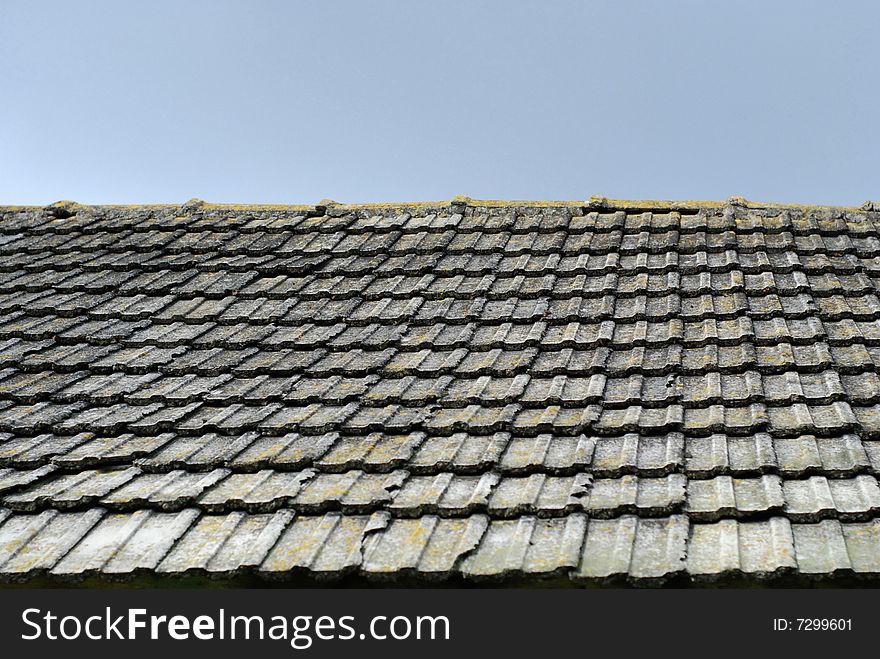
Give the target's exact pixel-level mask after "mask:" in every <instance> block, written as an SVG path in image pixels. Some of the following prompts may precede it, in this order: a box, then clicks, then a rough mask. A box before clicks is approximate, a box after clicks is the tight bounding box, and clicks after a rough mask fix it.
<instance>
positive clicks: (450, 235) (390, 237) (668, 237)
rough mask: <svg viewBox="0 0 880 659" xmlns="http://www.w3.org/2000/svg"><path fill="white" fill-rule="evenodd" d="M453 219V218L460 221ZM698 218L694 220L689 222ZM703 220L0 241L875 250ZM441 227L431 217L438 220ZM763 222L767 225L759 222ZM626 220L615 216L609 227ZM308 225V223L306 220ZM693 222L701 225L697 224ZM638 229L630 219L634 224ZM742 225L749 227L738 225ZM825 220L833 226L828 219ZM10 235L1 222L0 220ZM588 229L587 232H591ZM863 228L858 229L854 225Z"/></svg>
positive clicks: (212, 248) (211, 247) (179, 249)
mask: <svg viewBox="0 0 880 659" xmlns="http://www.w3.org/2000/svg"><path fill="white" fill-rule="evenodd" d="M458 217H459V218H460V217H461V216H460V215H459V216H458ZM697 217H698V218H699V216H697ZM708 217H713V216H704V218H702V221H703V222H704V225H703V226H699V225H697V226H689V227H688V226H685V227H682V226H681V225H678V226H675V225H674V224H671V225H669V226H654V227H651V226H644V225H641V226H639V225H638V224H635V225H634V226H629V227H627V226H617V227H614V226H597V224H599V223H600V222H601V220H599V216H598V215H592V214H591V215H587V216H580V217H572V218H571V220H570V221H569V222H568V223H567V225H562V226H552V225H548V224H541V223H540V222H538V223H536V224H535V225H534V226H532V227H528V228H526V227H521V228H518V229H516V228H508V227H500V226H494V227H493V226H489V225H487V224H483V225H479V224H474V225H471V226H464V227H462V226H461V225H460V224H459V225H458V226H455V225H454V221H455V216H453V217H452V218H449V220H451V221H447V220H446V218H443V219H441V220H440V222H439V223H438V225H436V226H434V227H427V228H426V227H419V228H413V229H411V230H408V231H407V230H402V229H401V228H396V227H395V228H386V229H384V230H376V228H364V229H362V230H351V229H350V228H348V227H339V226H333V223H332V222H322V221H321V219H320V218H311V219H312V225H311V226H310V227H309V230H307V231H306V230H304V231H297V230H296V228H293V229H291V228H289V227H286V228H284V229H282V230H280V231H275V232H269V231H265V230H260V229H257V230H255V231H247V232H245V231H240V230H236V229H234V228H231V227H228V225H227V227H226V228H225V230H217V227H212V228H200V227H193V226H180V225H179V224H178V226H177V227H175V228H173V229H172V228H168V229H161V228H157V229H155V230H148V231H136V230H133V229H125V228H122V227H118V229H119V230H115V231H107V230H98V231H91V232H84V231H76V230H74V231H69V232H50V231H45V232H33V231H26V232H19V233H6V234H4V235H3V240H0V255H2V254H14V253H16V252H21V251H28V252H31V253H45V252H54V253H58V254H63V253H67V252H73V251H89V250H109V251H116V252H125V251H140V252H149V251H150V250H156V249H161V250H163V251H165V252H167V253H169V254H175V253H186V252H195V253H207V252H219V253H221V254H227V255H238V254H246V255H261V254H267V253H272V254H277V255H288V256H290V255H297V254H325V253H326V254H334V255H347V254H353V253H360V254H378V253H386V254H395V253H403V254H406V253H430V252H437V251H445V252H447V253H480V252H483V253H485V252H494V251H504V252H506V253H510V254H518V253H535V254H550V253H561V254H572V253H574V254H578V253H584V252H590V253H605V252H611V251H619V252H622V253H637V252H648V253H661V252H664V251H668V250H670V249H675V248H676V247H677V248H678V251H679V252H682V253H688V252H693V251H696V250H710V251H719V250H724V249H737V248H738V249H741V250H743V251H755V250H766V251H783V250H787V249H791V250H799V251H803V252H804V253H816V252H827V253H832V254H834V253H836V254H842V253H852V252H861V253H872V255H873V254H875V253H876V252H877V251H878V250H880V234H878V231H877V228H876V226H875V225H874V223H872V224H871V225H868V224H867V223H866V222H863V223H859V222H852V223H849V224H847V223H846V222H844V221H842V220H840V219H838V220H837V226H836V227H834V228H833V229H830V230H826V231H824V232H823V231H822V230H821V229H819V230H816V229H812V230H811V229H807V228H806V227H805V226H802V227H800V228H798V229H795V228H794V227H793V226H789V227H785V226H776V227H773V226H768V224H766V223H762V222H761V221H760V220H759V219H758V218H754V216H752V217H753V221H752V222H751V226H744V222H743V221H742V219H738V218H733V217H731V216H729V215H728V216H726V217H725V216H721V217H718V216H715V217H717V218H718V219H719V220H720V221H721V222H722V223H724V222H727V223H728V225H727V226H715V227H711V228H710V227H708V226H706V224H705V222H706V219H708ZM438 219H439V218H438ZM761 219H766V218H761ZM616 220H622V221H623V222H625V221H626V218H625V216H624V215H623V214H619V215H616V217H614V218H613V220H612V221H616ZM306 221H308V220H306ZM697 221H698V222H699V221H701V220H699V219H698V220H697ZM637 222H638V220H637ZM746 222H748V220H746ZM831 222H835V221H834V220H831ZM4 225H5V228H6V229H7V230H8V228H9V226H10V225H9V224H8V223H6V222H4ZM591 225H592V226H591ZM860 225H861V226H860Z"/></svg>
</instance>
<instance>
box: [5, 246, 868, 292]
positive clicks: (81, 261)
mask: <svg viewBox="0 0 880 659" xmlns="http://www.w3.org/2000/svg"><path fill="white" fill-rule="evenodd" d="M70 271H77V273H79V272H81V273H82V274H81V275H79V276H81V277H83V279H82V282H81V285H83V286H87V287H90V288H91V287H100V286H104V285H107V284H109V283H111V282H116V283H117V284H118V285H119V286H120V287H132V286H135V285H140V286H176V285H181V284H183V283H185V282H187V281H188V280H190V279H191V278H192V277H193V276H195V274H194V273H220V274H224V273H225V274H230V275H232V274H235V273H257V274H258V275H259V276H261V277H267V276H282V275H284V276H288V277H290V276H300V277H305V276H309V275H314V276H315V277H320V278H328V277H334V276H338V275H344V276H347V277H353V276H367V275H369V276H376V277H384V278H387V277H396V276H406V277H420V276H424V275H434V276H437V277H447V278H448V277H456V276H463V277H478V276H484V275H495V276H498V277H501V278H504V277H511V276H516V275H525V276H540V275H557V276H560V277H573V276H576V275H585V276H589V277H599V276H604V275H609V274H616V275H621V276H632V275H637V274H648V275H655V276H656V275H664V274H668V273H673V272H674V273H677V274H678V275H680V276H692V275H702V274H706V273H709V274H712V275H719V274H724V273H728V272H733V271H736V272H740V273H742V274H744V275H761V274H765V273H773V274H774V275H784V274H791V273H794V272H799V273H803V274H806V275H814V276H819V275H825V274H831V275H854V274H858V273H864V274H866V275H869V276H871V277H877V276H878V275H880V255H866V254H859V253H849V252H844V253H842V254H838V253H825V252H808V253H803V252H798V251H792V250H782V251H769V252H767V251H761V250H747V251H743V250H739V249H736V248H731V249H725V250H720V251H711V250H710V251H706V250H699V249H697V250H695V251H691V252H688V253H679V252H678V251H676V250H667V251H664V252H659V253H650V252H636V253H620V252H617V251H609V252H607V253H601V254H595V253H589V252H587V253H583V254H571V255H563V254H559V253H549V254H533V253H522V254H506V253H505V252H500V251H496V252H477V253H459V254H451V253H446V252H433V253H429V254H384V253H378V254H371V253H356V254H350V255H332V254H316V255H296V256H281V255H276V254H274V253H266V254H260V255H256V254H238V255H229V254H222V253H220V252H216V251H208V252H179V253H176V254H167V253H165V252H163V251H162V250H158V249H151V250H149V251H146V252H115V251H109V250H107V249H99V250H94V251H70V252H65V253H64V254H54V253H48V254H32V253H21V254H18V253H13V254H8V255H6V256H5V258H4V259H3V260H2V262H0V272H2V273H6V274H5V275H4V277H5V281H13V279H14V278H18V277H22V276H24V275H25V274H26V273H30V274H31V276H32V277H36V278H35V279H33V281H34V282H43V283H44V284H45V285H53V284H54V283H56V282H60V281H62V280H63V279H66V278H67V277H71V276H74V275H73V274H71V272H70ZM90 274H91V276H92V277H93V279H88V276H89V275H90ZM103 277H106V280H105V279H102V278H103ZM21 283H24V281H22V282H21Z"/></svg>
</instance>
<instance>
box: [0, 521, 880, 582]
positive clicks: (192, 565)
mask: <svg viewBox="0 0 880 659" xmlns="http://www.w3.org/2000/svg"><path fill="white" fill-rule="evenodd" d="M4 517H5V519H3V518H4ZM0 519H3V521H2V526H0V575H2V578H3V579H5V580H15V579H27V578H33V577H35V576H40V575H45V574H48V575H50V576H51V577H55V578H61V579H75V578H83V577H87V576H99V577H103V578H124V577H132V576H135V575H137V574H142V573H145V572H150V573H152V574H156V575H160V576H184V575H193V574H197V575H211V576H216V577H233V576H236V575H240V574H242V573H244V572H247V573H252V574H256V575H259V576H261V577H264V578H268V579H289V578H292V577H296V576H300V575H304V576H307V577H311V578H317V579H320V578H340V577H343V576H345V575H354V574H359V575H362V576H365V577H369V578H377V579H382V578H406V577H413V578H417V579H419V580H421V581H424V580H425V579H429V578H433V579H449V578H461V577H463V578H466V579H476V580H479V579H507V580H511V579H513V580H517V579H526V580H534V579H537V578H553V577H555V578H562V579H571V580H572V581H575V582H600V583H601V582H607V581H618V580H621V581H623V580H626V581H629V582H630V583H634V584H637V585H643V584H649V583H662V582H663V581H667V580H670V579H675V578H681V579H685V580H686V579H693V580H698V581H699V580H715V579H720V578H730V577H733V578H736V577H749V578H752V579H755V578H758V579H760V578H773V577H780V576H783V575H785V574H795V575H798V576H801V577H808V578H813V577H815V578H820V577H824V578H829V577H838V576H846V575H854V576H863V577H872V578H876V577H877V576H878V574H880V522H878V520H871V521H866V522H840V521H838V520H825V521H822V522H818V523H792V522H790V521H789V520H788V519H786V518H784V517H772V518H770V519H768V520H761V521H737V520H731V519H727V520H722V521H719V522H715V523H698V522H690V521H689V520H688V518H687V517H686V516H684V515H672V516H669V517H665V518H652V519H640V518H638V517H635V516H632V515H626V516H622V517H618V518H614V519H591V518H588V516H587V515H585V514H581V513H574V514H571V515H568V516H565V517H561V518H555V519H539V518H536V517H533V516H522V517H519V518H516V519H509V520H491V519H489V518H488V517H487V516H484V515H472V516H469V517H463V518H451V519H450V518H441V517H438V516H434V515H426V516H422V517H417V518H412V519H403V518H393V517H391V516H390V515H388V514H387V513H374V514H372V515H342V514H339V513H327V514H324V515H318V516H310V515H296V514H295V513H294V512H293V511H290V510H281V511H277V512H275V513H262V514H248V513H243V512H234V513H229V514H226V515H212V514H200V513H199V511H198V510H195V509H185V510H182V511H180V512H176V513H167V512H156V511H148V510H140V511H137V512H134V513H115V514H114V513H109V512H106V511H104V510H102V509H100V508H94V509H92V510H89V511H85V512H73V513H71V512H59V511H55V510H49V511H45V512H42V513H40V514H37V515H33V514H25V515H20V514H10V513H9V512H8V511H7V512H5V513H4V512H0Z"/></svg>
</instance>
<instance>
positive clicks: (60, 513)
mask: <svg viewBox="0 0 880 659" xmlns="http://www.w3.org/2000/svg"><path fill="white" fill-rule="evenodd" d="M878 288H880V213H878V212H876V211H875V210H874V206H873V205H871V204H868V205H865V206H864V207H862V208H860V209H857V208H817V207H807V206H779V205H766V204H764V205H762V204H751V203H749V202H746V201H744V200H742V199H737V198H733V199H731V200H729V201H728V202H724V203H698V202H615V201H609V200H605V199H602V198H593V199H591V200H590V201H589V202H543V203H542V202H479V201H475V200H470V199H466V198H456V199H455V200H452V201H451V202H442V203H433V204H384V205H360V206H359V205H341V204H336V203H334V202H330V201H326V202H322V204H320V205H316V206H298V207H279V206H217V205H211V204H205V203H203V202H198V201H193V202H189V203H187V204H185V205H183V206H170V205H169V206H81V205H77V204H72V203H69V202H65V203H60V204H56V205H53V206H50V207H46V208H25V207H20V208H16V207H5V208H0V520H2V521H0V578H2V579H5V580H9V581H14V580H25V581H28V582H30V583H34V582H35V581H38V580H44V581H49V582H54V581H56V580H57V581H65V580H68V579H77V578H91V579H96V580H109V579H117V578H142V579H159V578H162V579H166V578H167V579H176V578H185V577H190V578H201V577H204V576H212V577H217V578H223V579H229V580H233V581H235V580H239V581H237V583H244V582H245V581H243V580H253V581H252V582H261V581H262V580H271V579H275V580H285V581H290V580H297V579H299V580H305V581H308V582H311V581H312V580H315V579H331V578H347V579H348V580H349V582H352V580H363V582H364V583H367V582H371V581H372V580H374V579H375V580H377V581H378V582H379V583H385V582H387V580H396V582H397V583H413V584H422V583H436V582H437V581H438V580H447V581H449V582H451V583H470V582H476V583H479V582H481V581H484V580H496V581H501V582H505V583H517V584H522V583H525V584H531V583H538V580H542V579H552V580H553V581H550V583H552V584H556V585H562V584H591V583H600V584H604V583H617V584H621V583H629V584H635V585H642V584H656V583H671V584H676V585H681V584H687V583H691V582H696V583H699V582H701V581H707V580H708V581H712V580H718V579H726V580H731V579H733V580H739V581H741V582H746V583H748V582H752V581H757V580H762V579H777V580H780V579H781V580H788V581H787V583H790V582H792V581H794V582H800V581H804V582H806V581H807V580H812V579H817V578H828V579H838V580H839V579H845V578H849V577H876V576H878V575H880V521H878V520H880V487H878V482H877V475H878V473H880V472H878V470H880V406H878V403H880V378H878V364H880V300H878V297H877V291H878Z"/></svg>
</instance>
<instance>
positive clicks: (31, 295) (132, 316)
mask: <svg viewBox="0 0 880 659" xmlns="http://www.w3.org/2000/svg"><path fill="white" fill-rule="evenodd" d="M19 311H23V312H26V314H27V315H30V316H60V317H67V318H75V317H82V316H85V317H87V318H89V319H91V320H98V321H137V320H148V319H150V320H153V321H154V322H159V323H173V322H180V323H193V324H201V323H208V322H216V323H220V324H222V325H233V324H237V323H249V324H253V325H269V324H271V325H279V326H291V325H293V326H299V325H302V324H305V323H315V324H321V325H333V324H337V323H346V324H348V325H355V326H357V325H360V326H367V325H371V324H374V323H380V324H407V323H411V324H415V325H433V324H435V323H450V324H459V325H460V324H465V323H470V322H482V323H488V324H494V323H504V322H515V323H526V322H535V321H545V322H551V323H569V322H585V321H591V322H597V321H603V320H613V321H616V322H621V323H635V322H638V321H648V322H660V321H663V322H669V321H672V320H675V319H678V320H681V321H682V322H697V321H704V320H715V321H716V322H717V321H721V320H736V319H738V318H740V317H743V316H745V317H749V318H751V319H752V320H753V321H754V320H773V319H776V318H782V319H786V320H797V319H804V318H811V317H816V318H818V319H819V320H821V321H823V322H837V321H841V320H856V321H875V320H877V319H878V318H880V298H878V297H877V295H875V294H874V293H869V294H865V295H862V294H859V295H853V296H843V295H828V296H824V297H813V296H811V295H808V294H806V293H799V294H796V295H777V294H775V293H771V294H767V295H760V296H747V295H746V294H745V293H742V292H731V293H724V292H720V293H716V294H712V293H705V294H701V295H696V296H693V297H686V296H682V295H680V294H678V293H668V294H662V295H658V296H648V295H636V296H632V297H618V296H615V295H612V294H605V295H602V296H599V297H582V296H575V297H569V298H556V297H547V296H545V297H534V298H523V297H517V296H516V295H512V296H509V297H508V298H505V299H492V300H490V299H487V298H486V297H480V296H476V297H472V298H471V297H463V298H459V297H444V298H439V299H426V298H424V297H420V296H413V297H409V298H407V299H399V298H390V297H385V298H381V299H375V300H363V299H361V298H347V299H332V298H326V297H325V298H321V299H309V300H302V299H299V298H297V297H295V296H291V297H286V298H283V299H274V298H266V297H262V298H241V297H236V296H233V295H228V296H225V297H222V298H219V299H210V298H206V297H204V296H194V297H189V298H178V297H174V296H171V295H162V296H149V295H141V294H136V295H114V294H112V293H54V292H52V291H50V290H44V291H39V292H28V291H21V292H17V293H0V313H3V314H4V315H8V314H13V313H15V312H19Z"/></svg>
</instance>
